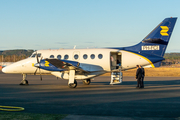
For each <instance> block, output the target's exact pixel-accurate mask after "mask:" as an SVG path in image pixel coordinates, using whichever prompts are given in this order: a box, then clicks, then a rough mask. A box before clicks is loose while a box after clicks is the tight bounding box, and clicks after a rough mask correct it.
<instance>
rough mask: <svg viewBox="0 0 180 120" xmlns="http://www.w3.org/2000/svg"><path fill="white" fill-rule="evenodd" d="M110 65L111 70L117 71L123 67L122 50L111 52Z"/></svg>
mask: <svg viewBox="0 0 180 120" xmlns="http://www.w3.org/2000/svg"><path fill="white" fill-rule="evenodd" d="M110 62H111V63H110V67H111V71H117V70H119V69H120V68H121V63H122V61H121V52H111V53H110Z"/></svg>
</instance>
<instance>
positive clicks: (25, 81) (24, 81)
mask: <svg viewBox="0 0 180 120" xmlns="http://www.w3.org/2000/svg"><path fill="white" fill-rule="evenodd" d="M19 85H29V84H28V81H27V80H23V81H21V83H20V84H19Z"/></svg>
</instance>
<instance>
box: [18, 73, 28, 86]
mask: <svg viewBox="0 0 180 120" xmlns="http://www.w3.org/2000/svg"><path fill="white" fill-rule="evenodd" d="M26 77H27V75H26V74H23V80H22V81H21V83H20V84H19V85H29V84H28V81H27V80H26Z"/></svg>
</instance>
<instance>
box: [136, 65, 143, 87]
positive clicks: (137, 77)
mask: <svg viewBox="0 0 180 120" xmlns="http://www.w3.org/2000/svg"><path fill="white" fill-rule="evenodd" d="M136 67H137V70H136V79H137V86H136V88H141V87H142V84H141V79H142V70H141V68H140V67H139V65H136Z"/></svg>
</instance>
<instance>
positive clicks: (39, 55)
mask: <svg viewBox="0 0 180 120" xmlns="http://www.w3.org/2000/svg"><path fill="white" fill-rule="evenodd" d="M36 55H37V57H41V53H38V54H36V53H33V54H32V55H31V58H34V57H36Z"/></svg>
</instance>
